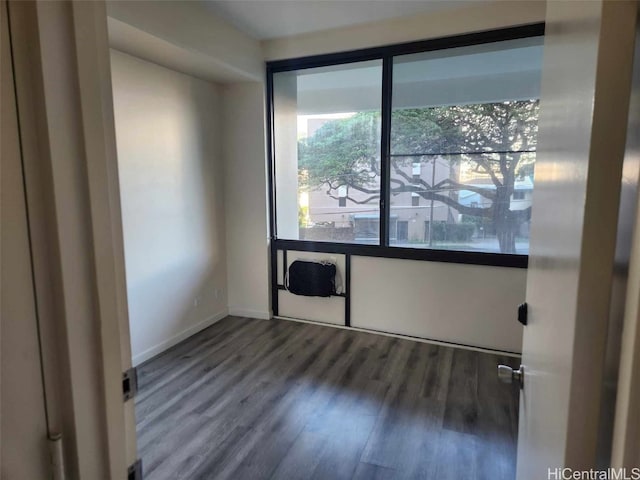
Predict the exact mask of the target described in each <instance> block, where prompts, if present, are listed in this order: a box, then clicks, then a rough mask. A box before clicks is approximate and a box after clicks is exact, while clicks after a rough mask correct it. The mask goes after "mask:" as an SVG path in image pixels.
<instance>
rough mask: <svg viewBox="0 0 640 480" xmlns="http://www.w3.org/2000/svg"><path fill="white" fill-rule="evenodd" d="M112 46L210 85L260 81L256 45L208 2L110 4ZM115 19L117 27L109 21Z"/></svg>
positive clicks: (142, 0) (261, 71)
mask: <svg viewBox="0 0 640 480" xmlns="http://www.w3.org/2000/svg"><path fill="white" fill-rule="evenodd" d="M107 8H108V14H109V17H111V20H110V21H109V41H110V43H111V46H112V47H114V48H116V49H118V50H120V51H124V52H127V53H131V54H134V55H136V56H139V57H141V58H146V59H149V60H152V61H154V62H156V63H159V64H160V65H164V66H166V67H169V68H171V69H173V70H178V71H183V72H185V73H189V74H191V75H194V74H195V75H198V76H203V77H204V78H206V79H208V80H214V81H232V80H234V79H235V80H239V79H242V80H244V81H247V80H262V79H263V78H264V63H263V58H262V52H261V48H260V44H259V43H258V41H257V40H255V39H253V38H251V37H249V36H248V35H245V34H244V33H242V32H241V31H239V30H238V29H237V28H235V27H234V26H232V25H230V24H229V23H227V22H225V21H224V20H222V19H221V18H219V17H218V16H217V15H215V14H214V13H213V12H212V10H211V9H210V8H208V7H207V5H206V2H193V1H191V2H185V1H180V0H163V1H159V2H158V1H156V2H149V1H147V0H128V1H126V2H125V1H108V2H107ZM113 19H115V20H117V21H115V22H114V21H113Z"/></svg>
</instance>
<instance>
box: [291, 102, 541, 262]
mask: <svg viewBox="0 0 640 480" xmlns="http://www.w3.org/2000/svg"><path fill="white" fill-rule="evenodd" d="M537 132H538V101H509V102H498V103H487V104H479V105H454V106H442V107H432V108H409V109H402V110H395V111H393V113H392V131H391V151H392V154H394V155H403V154H404V155H407V156H396V157H392V159H391V162H392V163H391V170H392V174H393V181H392V183H391V192H390V193H391V195H397V194H399V193H403V192H415V193H418V194H419V195H420V196H422V197H423V198H424V199H426V200H434V201H439V202H442V203H444V204H446V205H448V206H449V207H451V208H454V209H457V210H458V211H459V212H460V213H463V214H465V215H467V216H470V217H476V218H478V219H480V218H481V219H482V220H478V221H475V222H473V223H474V224H475V225H478V226H481V225H485V224H486V223H485V222H486V221H489V222H490V224H491V225H492V226H493V228H492V230H493V229H495V232H496V234H497V235H498V239H499V242H500V247H501V249H502V251H503V252H508V253H513V252H514V251H515V243H514V242H513V238H515V236H514V235H515V232H516V230H517V228H518V225H519V224H520V223H521V222H522V221H525V220H526V219H527V216H528V212H527V211H523V210H519V211H512V210H510V205H511V204H510V198H511V195H512V193H513V190H514V185H515V181H516V180H517V179H519V178H520V179H521V178H524V177H528V176H531V175H532V174H533V168H534V162H535V153H534V151H535V149H536V146H537ZM433 155H437V156H439V157H440V158H441V159H442V161H444V162H449V163H450V164H451V166H452V168H451V169H450V178H449V179H448V180H447V181H444V182H443V181H442V179H441V178H440V179H439V180H437V181H436V182H435V185H429V184H428V182H427V181H426V180H425V179H424V178H423V179H420V181H421V183H420V188H419V189H417V188H416V185H415V184H414V183H413V180H412V179H411V178H410V176H411V173H410V170H409V173H407V170H408V169H407V167H409V166H410V165H411V164H412V163H414V162H422V163H429V162H430V161H431V160H432V159H433V158H434V157H433ZM298 160H299V168H300V171H299V179H300V186H301V187H302V188H310V189H315V188H322V189H323V190H325V191H326V192H327V193H328V194H329V195H334V196H335V195H336V190H337V189H338V188H340V187H342V186H348V187H349V189H350V191H353V192H360V195H362V194H364V199H362V200H361V201H359V203H370V202H377V201H378V199H379V184H380V168H381V166H380V114H379V112H360V113H356V114H354V115H353V116H351V117H349V118H342V119H335V120H330V121H327V122H326V123H325V124H324V125H323V126H322V127H320V128H319V129H318V130H316V132H315V133H314V135H312V136H311V137H309V138H306V139H303V140H301V141H300V142H299V145H298ZM463 167H464V168H463ZM462 171H464V172H465V173H466V175H467V177H466V179H461V178H459V176H460V172H462ZM469 177H474V178H481V179H484V183H482V184H481V186H480V187H478V186H476V187H473V189H472V187H471V186H467V188H466V189H467V190H473V191H474V192H475V193H477V194H478V195H481V196H483V197H484V198H485V199H488V200H490V202H485V203H486V204H487V205H490V206H482V207H470V206H469V205H463V204H460V203H458V200H457V198H458V197H457V196H455V195H451V192H452V191H455V190H465V188H464V185H461V184H462V183H464V180H468V179H469ZM486 182H490V183H489V184H487V186H486V187H484V184H486ZM469 183H474V182H469ZM438 228H442V229H445V230H443V231H442V232H443V233H442V234H443V235H446V236H447V237H448V238H447V239H448V240H453V239H452V238H451V237H455V238H460V239H462V240H453V241H467V237H468V238H470V236H471V235H472V234H473V230H472V229H473V228H475V227H474V225H473V224H469V223H468V224H467V225H464V226H462V227H461V229H460V230H459V231H454V230H446V228H448V227H438ZM453 228H455V227H453ZM470 229H471V232H470ZM485 231H486V229H485ZM469 232H470V233H469Z"/></svg>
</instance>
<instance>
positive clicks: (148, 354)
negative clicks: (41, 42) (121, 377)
mask: <svg viewBox="0 0 640 480" xmlns="http://www.w3.org/2000/svg"><path fill="white" fill-rule="evenodd" d="M228 315H229V312H228V311H227V309H226V308H225V309H224V310H222V311H221V312H218V313H216V314H215V315H212V316H211V317H209V318H206V319H204V320H203V321H201V322H200V323H197V324H195V325H192V326H191V327H189V328H187V329H185V330H183V331H182V332H180V333H178V334H177V335H174V336H173V337H171V338H169V339H167V340H165V341H164V342H161V343H159V344H158V345H155V346H153V347H151V348H148V349H147V350H145V351H144V352H142V353H138V354H137V355H134V356H133V358H132V359H131V363H133V365H134V366H136V365H140V364H141V363H143V362H146V361H147V360H149V359H150V358H153V357H155V356H156V355H159V354H160V353H162V352H164V351H165V350H168V349H169V348H171V347H173V346H174V345H177V344H178V343H180V342H182V341H183V340H185V339H187V338H189V337H191V336H192V335H195V334H196V333H198V332H200V331H202V330H204V329H205V328H207V327H210V326H211V325H213V324H214V323H216V322H218V321H220V320H222V319H223V318H224V317H226V316H228Z"/></svg>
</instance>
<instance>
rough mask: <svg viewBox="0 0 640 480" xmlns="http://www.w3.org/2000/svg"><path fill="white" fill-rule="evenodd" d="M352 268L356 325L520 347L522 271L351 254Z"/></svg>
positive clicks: (488, 345)
mask: <svg viewBox="0 0 640 480" xmlns="http://www.w3.org/2000/svg"><path fill="white" fill-rule="evenodd" d="M351 268H352V274H351V275H352V277H351V296H352V300H351V324H352V325H353V326H354V327H360V328H371V329H373V330H381V331H384V332H390V333H402V334H405V335H412V336H416V337H423V338H429V339H435V340H444V341H448V342H453V343H461V344H464V345H472V346H476V347H486V348H492V349H497V350H504V351H508V352H520V351H521V349H522V326H521V325H520V324H519V323H518V322H517V320H516V318H517V316H516V307H517V306H518V304H519V303H522V302H524V299H525V289H526V282H527V271H526V270H524V269H518V268H504V267H488V266H480V265H459V264H452V263H441V262H421V261H414V260H396V259H386V258H364V257H352V259H351Z"/></svg>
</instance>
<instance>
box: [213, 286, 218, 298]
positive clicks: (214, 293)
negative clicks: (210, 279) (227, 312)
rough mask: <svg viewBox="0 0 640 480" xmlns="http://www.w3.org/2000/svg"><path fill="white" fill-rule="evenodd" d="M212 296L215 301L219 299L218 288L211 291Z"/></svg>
mask: <svg viewBox="0 0 640 480" xmlns="http://www.w3.org/2000/svg"><path fill="white" fill-rule="evenodd" d="M213 295H214V296H215V297H216V300H217V299H218V298H220V289H219V288H216V289H215V290H214V291H213Z"/></svg>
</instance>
